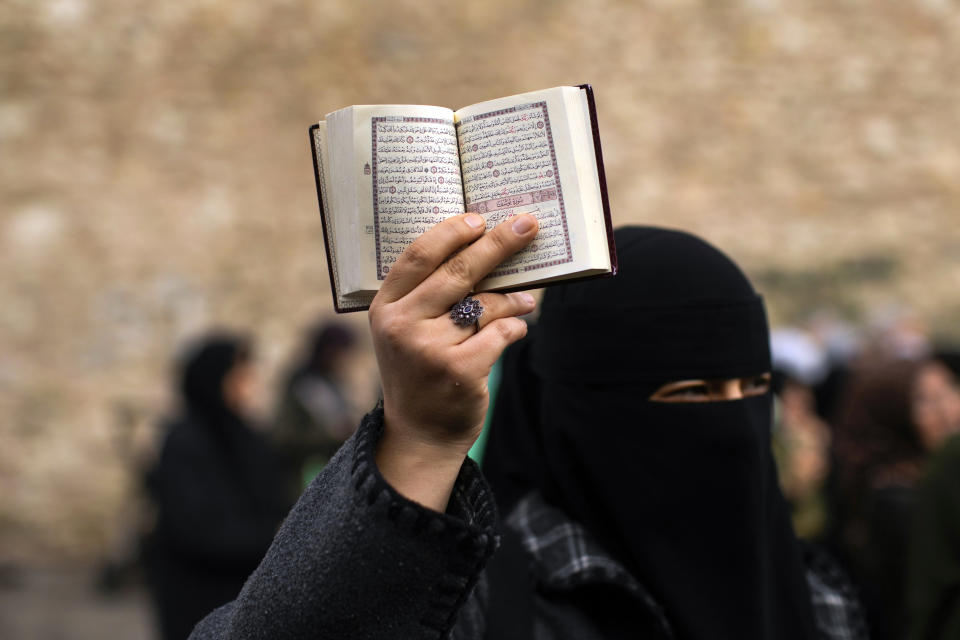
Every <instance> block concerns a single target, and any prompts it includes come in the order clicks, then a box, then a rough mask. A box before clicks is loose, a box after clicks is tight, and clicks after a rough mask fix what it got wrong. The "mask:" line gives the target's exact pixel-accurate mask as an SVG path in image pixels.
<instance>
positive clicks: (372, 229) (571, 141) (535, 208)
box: [309, 85, 617, 313]
mask: <svg viewBox="0 0 960 640" xmlns="http://www.w3.org/2000/svg"><path fill="white" fill-rule="evenodd" d="M309 133H310V148H311V150H312V152H313V165H314V174H315V177H316V182H317V199H318V201H319V204H320V215H321V218H322V220H323V239H324V245H325V247H326V251H327V264H328V267H329V272H330V288H331V290H332V292H333V300H334V308H335V309H336V310H337V312H339V313H342V312H347V311H360V310H363V309H367V308H369V306H370V302H371V301H372V300H373V297H374V296H375V295H376V293H377V290H378V289H379V288H380V285H381V284H382V282H383V280H384V278H386V276H387V274H388V273H389V272H390V268H391V266H392V265H393V264H394V263H395V262H396V261H397V259H398V258H399V257H400V254H402V253H403V251H404V249H406V247H407V246H408V245H409V244H410V243H411V242H413V241H414V240H415V239H416V238H417V237H418V236H419V235H420V234H422V233H423V232H425V231H426V230H427V229H429V228H430V227H432V226H433V225H435V224H437V223H438V222H440V221H441V220H443V219H445V218H448V217H450V216H455V215H459V214H462V213H466V212H473V213H478V214H480V215H482V216H483V217H484V218H485V219H486V223H487V228H488V229H490V228H492V227H494V226H496V225H497V224H498V223H500V222H501V221H503V220H505V219H508V218H510V217H512V216H515V215H519V214H521V213H530V214H532V215H533V216H535V217H536V218H537V220H538V222H539V224H540V229H539V231H538V233H537V236H536V238H535V239H534V241H533V242H532V243H531V244H530V245H528V246H527V247H525V248H524V249H523V250H521V251H520V252H519V253H517V254H515V255H513V256H511V257H510V258H508V259H507V260H506V261H505V262H503V263H501V264H500V265H498V266H497V267H496V268H494V270H493V271H492V272H491V273H490V274H488V276H487V277H486V278H485V279H484V280H482V281H481V282H479V283H478V284H477V286H476V291H478V292H479V291H500V292H505V291H517V290H520V289H530V288H535V287H542V286H546V285H549V284H554V283H558V282H568V281H571V280H576V279H584V278H594V277H603V276H609V275H613V274H615V273H616V270H617V257H616V250H615V248H614V244H613V228H612V223H611V219H610V205H609V200H608V197H607V188H606V177H605V175H604V170H603V157H602V154H601V150H600V136H599V131H598V129H597V115H596V106H595V104H594V98H593V90H592V88H591V87H590V85H581V86H578V87H554V88H552V89H545V90H543V91H534V92H530V93H523V94H519V95H515V96H510V97H506V98H499V99H496V100H490V101H487V102H480V103H477V104H473V105H470V106H467V107H464V108H462V109H459V110H457V111H453V110H450V109H447V108H443V107H435V106H425V105H354V106H352V107H346V108H344V109H340V110H338V111H334V112H333V113H328V114H327V115H326V117H325V119H324V121H322V122H320V123H318V124H315V125H313V126H311V127H310V130H309Z"/></svg>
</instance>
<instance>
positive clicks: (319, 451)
mask: <svg viewBox="0 0 960 640" xmlns="http://www.w3.org/2000/svg"><path fill="white" fill-rule="evenodd" d="M356 346H357V338H356V335H355V334H354V332H353V330H351V329H350V328H349V327H348V326H346V325H343V324H339V323H336V322H324V323H321V324H319V325H318V326H317V327H316V328H314V329H313V330H312V331H310V333H309V335H308V336H307V344H306V345H305V347H304V349H303V351H302V354H301V355H300V356H299V360H298V361H297V363H296V364H295V365H294V366H293V368H292V370H291V371H290V373H289V374H287V376H286V378H285V380H284V381H283V386H282V388H281V390H280V397H279V401H278V403H277V408H276V414H275V417H274V424H273V432H272V433H273V436H274V439H275V441H276V443H277V446H278V448H279V449H280V451H281V453H282V455H283V459H284V464H285V466H286V469H287V472H288V474H289V483H290V489H289V490H290V491H291V492H293V495H298V494H299V493H300V490H301V489H302V488H303V487H304V486H306V485H307V484H308V483H309V482H310V480H311V479H312V478H313V476H315V475H316V474H317V473H318V472H319V471H320V469H322V468H323V466H324V465H326V463H327V461H329V460H330V458H331V457H332V456H333V454H334V453H336V451H337V449H339V448H340V445H341V444H343V443H344V442H345V441H346V439H347V438H349V437H350V435H351V434H352V433H353V432H354V430H355V429H356V426H357V415H358V410H357V408H356V406H355V403H354V402H352V401H351V398H350V393H349V390H348V384H347V381H346V379H345V378H346V369H347V366H348V365H349V363H350V359H351V357H353V356H355V355H356Z"/></svg>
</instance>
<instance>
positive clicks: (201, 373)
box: [180, 333, 250, 439]
mask: <svg viewBox="0 0 960 640" xmlns="http://www.w3.org/2000/svg"><path fill="white" fill-rule="evenodd" d="M249 358H250V346H249V344H247V342H246V341H244V340H243V339H242V338H240V337H237V336H233V335H230V334H226V333H217V334H213V335H210V336H208V337H207V338H205V339H204V340H203V341H202V342H201V343H199V344H197V345H195V346H194V347H193V348H192V349H191V350H190V352H189V353H188V354H187V356H186V357H185V358H184V364H183V370H182V373H181V379H180V392H181V393H182V394H183V402H184V405H185V407H184V408H185V409H186V411H187V413H188V414H189V415H191V416H193V417H194V418H195V419H196V421H197V423H198V426H200V427H201V428H205V429H207V430H209V431H210V432H211V433H213V434H214V435H215V436H216V437H217V438H218V439H224V438H229V434H230V433H231V432H233V431H235V430H237V429H243V428H245V427H246V425H245V424H244V421H243V418H242V417H241V416H240V415H239V414H237V412H236V411H234V409H233V408H231V407H230V406H228V405H227V402H226V397H225V396H224V388H223V384H224V381H225V380H226V378H227V375H228V374H229V373H230V371H231V370H232V369H233V368H234V367H235V366H237V365H238V364H242V363H244V362H246V361H247V360H249Z"/></svg>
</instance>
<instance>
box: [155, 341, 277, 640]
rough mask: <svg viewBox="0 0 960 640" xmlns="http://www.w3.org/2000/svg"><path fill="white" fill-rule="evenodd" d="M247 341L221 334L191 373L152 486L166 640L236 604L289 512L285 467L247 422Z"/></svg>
mask: <svg viewBox="0 0 960 640" xmlns="http://www.w3.org/2000/svg"><path fill="white" fill-rule="evenodd" d="M250 360H251V354H250V347H249V345H248V344H247V343H246V341H245V340H243V339H242V338H239V337H234V336H229V335H213V336H209V337H207V338H206V339H205V340H204V341H203V342H202V343H200V344H199V345H197V346H196V347H195V348H194V349H193V350H192V351H191V352H190V353H189V355H188V356H187V358H186V360H185V365H184V367H183V371H182V376H181V381H180V392H181V395H182V401H183V407H182V410H181V413H180V415H179V416H178V417H177V418H175V419H174V420H172V421H171V422H170V424H169V425H168V432H167V436H166V439H165V442H164V444H163V449H162V452H161V455H160V459H159V462H158V464H157V466H156V468H155V469H154V470H153V471H152V472H151V474H150V476H149V478H148V487H149V490H150V493H151V495H152V497H153V499H154V501H155V503H156V507H157V516H158V520H157V525H156V529H155V531H154V533H153V535H152V536H151V539H150V541H149V543H148V548H147V566H148V574H149V578H150V586H151V591H152V593H153V597H154V602H155V605H156V609H157V614H158V618H159V623H160V628H161V632H162V635H163V638H164V639H165V640H175V639H177V640H180V639H183V638H186V637H187V636H188V635H189V634H190V630H191V629H193V627H194V625H195V624H196V623H197V622H198V621H199V620H200V619H201V618H203V617H204V616H205V615H206V614H208V613H209V612H210V611H212V610H213V609H215V608H216V607H218V606H220V605H222V604H224V603H225V602H228V601H230V600H232V599H233V598H235V597H236V596H237V594H238V593H239V592H240V588H241V587H242V586H243V582H244V580H245V579H246V578H247V576H248V575H249V574H250V573H251V572H252V571H253V570H254V569H255V568H256V567H257V565H258V564H259V563H260V560H261V559H262V557H263V554H264V553H265V552H266V550H267V548H268V547H269V546H270V541H271V540H272V539H273V536H274V534H275V533H276V530H277V527H278V526H279V524H280V521H281V520H282V518H283V516H284V514H285V511H286V507H287V506H288V505H285V504H284V499H283V495H284V494H283V491H282V488H283V486H282V484H281V476H280V468H279V467H278V465H277V463H276V459H275V457H274V455H273V452H272V451H271V450H270V447H269V445H268V443H267V441H266V440H265V439H264V438H263V437H261V436H260V435H259V434H258V433H257V432H255V431H254V430H253V429H251V427H250V425H249V423H248V422H247V419H246V418H245V417H244V414H245V413H246V411H247V409H248V406H249V404H250V395H251V393H252V385H253V369H252V364H251V361H250Z"/></svg>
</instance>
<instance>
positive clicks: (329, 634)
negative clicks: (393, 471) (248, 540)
mask: <svg viewBox="0 0 960 640" xmlns="http://www.w3.org/2000/svg"><path fill="white" fill-rule="evenodd" d="M382 430H383V411H382V409H379V408H378V409H376V410H374V411H373V412H371V413H370V414H368V415H367V416H366V417H365V418H364V420H363V422H362V424H361V426H360V429H359V430H358V431H357V433H356V434H354V436H353V437H351V438H350V440H348V441H347V442H346V444H344V446H343V447H342V448H341V449H340V451H339V452H338V453H337V454H336V455H335V456H334V457H333V459H332V460H331V461H330V464H328V465H327V466H326V467H325V468H324V470H323V471H322V472H321V473H320V475H319V476H318V477H317V478H316V479H315V480H314V481H313V482H312V483H311V484H310V486H309V487H308V488H307V490H306V491H305V492H304V494H303V496H302V497H301V498H300V500H299V501H298V502H297V504H296V506H295V507H294V508H293V510H292V511H291V512H290V514H289V516H287V519H286V521H285V522H284V524H283V526H281V528H280V530H279V531H278V533H277V535H276V537H275V538H274V540H273V544H272V545H271V547H270V550H269V551H268V552H267V555H266V556H265V557H264V559H263V561H262V562H261V563H260V566H259V567H258V568H257V569H256V571H254V573H253V574H252V575H251V576H250V577H249V578H248V579H247V582H246V584H245V585H244V587H243V590H242V591H241V592H240V594H239V596H238V597H237V599H236V600H234V601H233V602H231V603H229V604H227V605H224V606H223V607H220V608H219V609H217V610H215V611H214V612H213V613H211V614H210V615H209V616H207V617H206V618H205V619H204V620H203V621H201V622H200V624H198V625H197V627H196V628H195V629H194V631H193V634H192V635H191V636H190V637H191V639H192V640H222V639H226V638H273V639H288V638H289V639H293V638H351V639H354V638H355V639H370V640H373V639H381V638H382V639H384V640H386V639H390V640H394V639H396V638H405V639H407V638H409V639H414V640H415V639H424V640H426V639H439V638H444V637H446V636H447V635H448V634H449V632H450V631H451V629H452V627H453V625H454V623H455V622H456V620H457V615H458V612H459V611H460V609H461V608H462V607H463V604H464V602H465V601H466V600H467V598H468V596H470V594H471V591H472V590H473V587H474V585H475V584H476V582H477V579H478V578H479V575H480V573H481V571H482V570H483V567H484V565H485V564H486V561H487V559H488V558H489V557H490V556H491V554H492V553H493V551H494V549H495V547H496V544H497V537H496V536H495V535H494V526H495V522H496V511H495V507H494V503H493V499H492V496H491V493H490V490H489V488H488V487H487V484H486V482H485V481H484V480H483V477H482V475H481V474H480V471H479V470H478V468H477V466H476V465H475V464H474V463H473V462H472V461H471V460H469V459H468V460H466V461H465V462H464V465H463V467H462V468H461V469H460V474H459V476H458V478H457V480H456V483H455V485H454V489H453V493H452V495H451V499H450V505H449V507H448V508H447V512H446V513H438V512H435V511H432V510H430V509H427V508H425V507H422V506H421V505H419V504H417V503H415V502H412V501H410V500H407V499H406V498H404V497H403V496H401V495H400V494H399V493H397V492H396V491H395V490H394V489H393V488H392V487H391V486H390V485H389V484H388V483H387V482H386V480H384V478H383V476H382V475H381V474H380V471H379V470H378V469H377V467H376V464H375V462H374V449H375V446H376V443H377V442H378V440H379V437H380V434H381V433H382Z"/></svg>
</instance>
